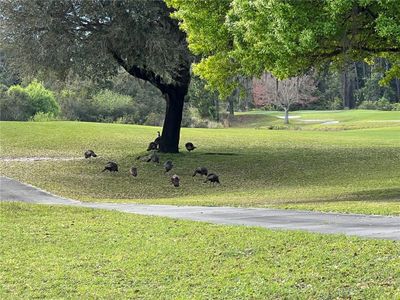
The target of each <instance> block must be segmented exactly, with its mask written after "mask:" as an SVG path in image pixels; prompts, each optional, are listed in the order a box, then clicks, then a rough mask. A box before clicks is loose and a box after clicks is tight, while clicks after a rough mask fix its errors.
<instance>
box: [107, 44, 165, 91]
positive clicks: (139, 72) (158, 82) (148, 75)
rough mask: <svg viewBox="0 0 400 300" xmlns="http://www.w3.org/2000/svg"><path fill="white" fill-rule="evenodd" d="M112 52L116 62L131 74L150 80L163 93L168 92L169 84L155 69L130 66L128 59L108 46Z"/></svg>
mask: <svg viewBox="0 0 400 300" xmlns="http://www.w3.org/2000/svg"><path fill="white" fill-rule="evenodd" d="M108 50H109V51H110V53H111V54H112V56H113V58H114V59H115V60H116V62H117V63H118V64H119V65H120V66H121V67H122V68H124V70H125V71H127V72H128V73H129V74H131V75H132V76H134V77H136V78H139V79H142V80H145V81H148V82H149V83H151V84H152V85H154V86H155V87H156V88H158V89H159V90H160V91H161V92H162V93H163V94H164V93H166V91H167V89H168V84H165V83H164V82H162V79H161V77H160V76H158V75H157V74H155V73H154V72H153V71H148V70H145V69H143V68H139V67H138V66H128V64H127V63H126V61H125V60H124V59H123V58H122V57H121V56H120V55H119V54H118V53H117V52H116V51H115V50H113V49H112V48H110V47H109V48H108Z"/></svg>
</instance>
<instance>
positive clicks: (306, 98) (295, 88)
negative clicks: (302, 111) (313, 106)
mask: <svg viewBox="0 0 400 300" xmlns="http://www.w3.org/2000/svg"><path fill="white" fill-rule="evenodd" d="M255 86H256V87H257V88H256V89H255V90H254V99H255V102H256V103H258V104H260V103H263V104H264V105H265V104H273V105H275V106H278V107H280V108H282V109H283V110H284V111H285V124H289V110H290V107H291V106H292V105H293V104H306V103H310V102H313V101H315V100H316V99H317V97H315V96H314V93H315V91H316V85H315V83H314V80H313V79H312V77H311V76H309V75H303V76H299V77H291V78H289V79H285V80H281V81H280V80H278V79H277V78H275V77H273V76H272V75H271V74H266V73H264V74H263V75H262V76H261V78H260V79H255Z"/></svg>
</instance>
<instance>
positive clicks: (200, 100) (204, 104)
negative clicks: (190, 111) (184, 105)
mask: <svg viewBox="0 0 400 300" xmlns="http://www.w3.org/2000/svg"><path fill="white" fill-rule="evenodd" d="M205 86H206V82H205V81H204V80H202V79H200V78H199V77H198V76H193V77H192V80H191V82H190V87H189V92H188V98H189V101H190V105H191V106H194V107H196V108H197V109H198V111H199V114H200V117H202V118H206V119H209V120H216V121H219V99H218V93H216V92H212V91H209V90H207V89H206V88H205Z"/></svg>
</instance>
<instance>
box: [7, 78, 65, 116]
mask: <svg viewBox="0 0 400 300" xmlns="http://www.w3.org/2000/svg"><path fill="white" fill-rule="evenodd" d="M0 102H1V103H0V106H1V120H10V121H11V120H12V121H27V120H28V119H30V118H31V117H32V116H34V115H35V114H37V113H44V114H47V113H49V114H51V115H52V116H53V117H55V116H57V115H58V113H59V112H60V106H59V105H58V104H57V102H56V100H55V97H54V94H53V93H52V92H51V91H49V90H47V89H46V88H45V87H44V86H43V85H42V84H41V83H39V82H37V81H36V80H35V81H33V82H31V83H30V84H29V85H28V86H27V87H25V88H24V87H22V86H20V85H13V86H11V87H10V88H9V89H8V91H7V92H2V93H1V99H0Z"/></svg>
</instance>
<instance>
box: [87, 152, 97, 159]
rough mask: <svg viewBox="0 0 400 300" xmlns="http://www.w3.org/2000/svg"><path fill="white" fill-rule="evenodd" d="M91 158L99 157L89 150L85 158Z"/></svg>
mask: <svg viewBox="0 0 400 300" xmlns="http://www.w3.org/2000/svg"><path fill="white" fill-rule="evenodd" d="M90 157H97V155H96V153H94V151H93V150H87V151H86V152H85V158H90Z"/></svg>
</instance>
